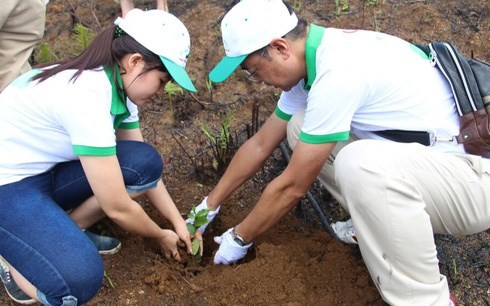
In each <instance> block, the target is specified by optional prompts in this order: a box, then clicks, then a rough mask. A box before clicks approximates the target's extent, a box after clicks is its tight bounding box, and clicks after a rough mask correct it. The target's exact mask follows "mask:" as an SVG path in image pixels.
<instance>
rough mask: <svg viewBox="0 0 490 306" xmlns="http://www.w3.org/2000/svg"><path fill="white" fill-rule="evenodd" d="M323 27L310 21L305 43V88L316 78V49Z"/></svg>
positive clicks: (307, 88) (321, 36)
mask: <svg viewBox="0 0 490 306" xmlns="http://www.w3.org/2000/svg"><path fill="white" fill-rule="evenodd" d="M324 34H325V28H324V27H320V26H317V25H315V24H313V23H310V31H309V32H308V37H307V38H306V43H305V58H306V75H307V78H306V80H305V89H306V90H310V88H311V85H313V82H314V81H315V79H316V51H317V49H318V46H320V44H321V43H322V39H323V35H324Z"/></svg>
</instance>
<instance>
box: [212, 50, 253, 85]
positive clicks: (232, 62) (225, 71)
mask: <svg viewBox="0 0 490 306" xmlns="http://www.w3.org/2000/svg"><path fill="white" fill-rule="evenodd" d="M247 56H248V54H245V55H241V56H236V57H228V56H225V57H223V59H221V61H220V62H219V63H218V65H216V67H214V68H213V70H211V72H210V73H209V79H210V80H211V81H213V82H214V83H219V82H223V81H224V80H226V79H227V78H228V77H229V76H230V75H231V74H232V73H233V71H235V69H236V68H237V67H238V66H239V65H240V64H241V63H242V62H243V61H244V60H245V58H246V57H247Z"/></svg>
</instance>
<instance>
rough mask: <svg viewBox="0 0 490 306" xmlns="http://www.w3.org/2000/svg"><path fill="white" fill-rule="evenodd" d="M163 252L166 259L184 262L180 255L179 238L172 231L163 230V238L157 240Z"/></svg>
mask: <svg viewBox="0 0 490 306" xmlns="http://www.w3.org/2000/svg"><path fill="white" fill-rule="evenodd" d="M156 240H157V242H158V244H159V245H160V248H161V249H162V251H163V255H165V258H167V259H170V258H173V259H175V260H176V261H178V262H181V261H182V258H181V257H180V253H179V243H180V238H179V236H178V235H177V234H176V233H175V232H174V231H172V230H168V229H162V236H161V237H160V238H157V239H156Z"/></svg>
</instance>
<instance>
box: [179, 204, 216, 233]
mask: <svg viewBox="0 0 490 306" xmlns="http://www.w3.org/2000/svg"><path fill="white" fill-rule="evenodd" d="M219 208H220V206H218V208H216V210H214V211H212V210H210V211H209V213H208V215H207V217H206V218H207V219H208V222H206V224H204V225H201V226H200V227H199V228H198V229H197V230H198V231H200V232H201V234H204V231H205V230H206V227H207V226H208V225H209V223H211V221H213V219H214V217H216V215H218V212H219ZM203 209H208V210H209V208H208V197H205V198H204V200H202V202H201V204H199V205H197V207H196V213H198V212H199V211H201V210H203ZM186 222H187V223H193V222H194V220H193V219H190V218H188V219H187V220H186Z"/></svg>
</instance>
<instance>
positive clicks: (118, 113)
mask: <svg viewBox="0 0 490 306" xmlns="http://www.w3.org/2000/svg"><path fill="white" fill-rule="evenodd" d="M104 71H105V73H106V75H107V79H108V80H109V82H110V83H111V87H112V103H111V114H113V115H114V128H115V129H117V128H119V125H120V124H121V123H122V122H123V121H124V120H125V119H126V118H128V117H129V116H130V115H131V114H130V112H129V110H128V107H127V105H126V95H125V94H124V93H123V92H122V88H123V84H122V79H121V73H120V72H119V67H118V66H116V67H114V70H113V68H112V67H109V66H104ZM116 83H117V84H116Z"/></svg>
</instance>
